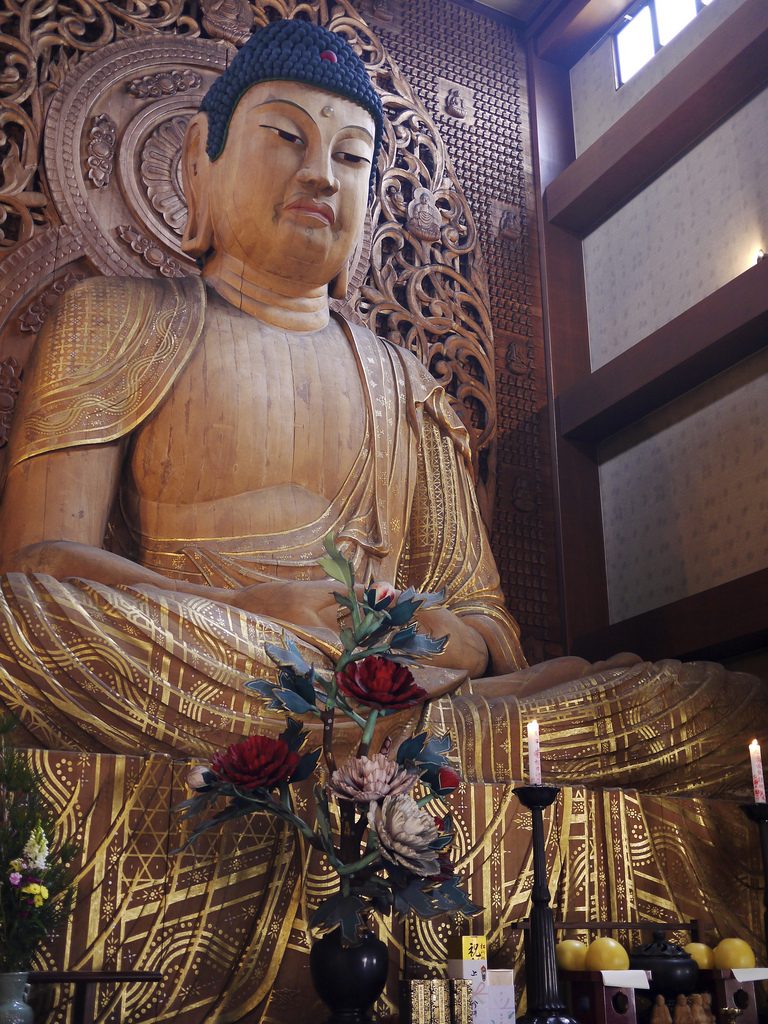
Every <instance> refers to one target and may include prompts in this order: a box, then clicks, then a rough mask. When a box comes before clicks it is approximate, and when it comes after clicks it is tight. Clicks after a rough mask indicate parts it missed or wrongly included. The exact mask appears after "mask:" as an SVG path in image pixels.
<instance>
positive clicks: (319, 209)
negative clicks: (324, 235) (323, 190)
mask: <svg viewBox="0 0 768 1024" xmlns="http://www.w3.org/2000/svg"><path fill="white" fill-rule="evenodd" d="M284 209H286V210H301V211H302V212H303V213H312V214H315V216H317V217H322V218H323V220H324V221H326V222H327V223H328V224H333V222H334V221H335V220H336V214H335V213H334V212H333V210H332V208H331V207H330V206H329V205H328V204H327V203H315V202H313V201H312V200H311V199H295V200H294V201H293V202H292V203H288V205H287V206H285V207H284Z"/></svg>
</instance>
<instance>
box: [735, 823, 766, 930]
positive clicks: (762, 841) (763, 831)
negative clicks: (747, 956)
mask: <svg viewBox="0 0 768 1024" xmlns="http://www.w3.org/2000/svg"><path fill="white" fill-rule="evenodd" d="M741 809H742V811H744V813H745V814H746V816H747V817H748V818H749V820H750V821H754V822H756V823H757V828H758V831H759V833H760V850H761V852H762V854H763V933H764V934H765V943H766V948H768V804H765V803H759V804H758V803H755V804H742V805H741Z"/></svg>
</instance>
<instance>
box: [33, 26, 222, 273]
mask: <svg viewBox="0 0 768 1024" xmlns="http://www.w3.org/2000/svg"><path fill="white" fill-rule="evenodd" d="M233 53H234V49H233V47H231V46H230V45H229V44H228V43H223V42H218V41H213V40H209V39H188V38H185V37H183V36H158V37H153V38H146V37H142V38H140V39H135V40H134V39H128V40H121V41H120V42H116V43H112V44H110V45H109V46H106V47H104V48H103V49H102V50H100V51H98V52H96V53H94V54H91V55H90V56H88V57H86V58H85V59H84V60H83V61H82V62H81V63H80V64H79V65H78V66H77V67H76V68H75V69H74V71H73V72H72V74H71V75H68V76H67V78H66V80H65V82H64V83H63V84H62V86H61V87H60V89H59V90H58V91H57V93H56V95H55V96H54V98H53V101H52V102H51V109H50V111H49V114H48V119H47V124H46V131H45V140H44V147H45V165H46V171H47V174H48V180H49V182H50V187H51V193H52V195H53V199H54V202H55V204H56V208H57V210H58V212H59V215H60V216H61V218H62V220H63V221H64V223H65V224H68V225H69V226H70V227H71V228H72V229H73V230H74V231H75V232H76V233H77V234H78V235H79V236H80V237H81V239H82V244H83V248H84V250H85V251H86V253H87V254H88V256H89V257H90V259H91V261H92V262H93V264H94V266H95V267H96V268H97V269H98V270H100V271H101V272H102V273H104V274H108V275H115V274H118V275H119V274H123V275H128V276H136V277H151V276H155V275H156V274H158V273H159V274H161V275H166V276H179V275H181V274H191V273H195V272H196V271H195V266H194V263H193V262H192V261H191V260H190V259H189V258H188V257H187V256H185V255H184V254H182V252H181V249H180V245H179V243H180V240H181V236H180V231H179V230H178V223H179V218H178V216H175V217H174V220H175V222H176V225H177V226H176V229H175V230H174V228H173V227H172V226H171V225H170V224H169V223H168V220H167V219H166V218H164V216H163V210H162V209H161V208H160V209H159V208H158V207H159V206H161V205H162V199H166V200H168V199H171V200H172V196H171V193H173V192H174V191H176V192H178V188H179V176H178V169H177V164H178V158H177V156H176V155H175V154H169V158H168V182H167V185H166V188H165V189H163V187H162V182H161V181H160V180H159V179H158V178H157V177H154V178H152V176H151V175H150V177H149V179H147V162H148V161H150V156H151V155H150V153H149V152H148V148H150V149H151V144H152V142H153V141H154V142H156V143H157V142H165V143H166V144H168V143H169V142H170V140H171V139H178V140H179V141H180V135H179V132H178V128H179V126H180V123H181V122H180V120H179V119H182V120H183V119H185V118H188V117H189V116H191V114H192V113H194V111H196V110H197V108H198V106H199V104H200V101H201V99H202V97H203V95H204V93H205V91H206V90H207V89H208V87H209V86H210V84H211V83H212V82H213V80H214V78H215V77H216V76H217V75H218V74H220V73H221V71H223V70H224V68H225V67H226V66H227V63H228V62H229V60H231V58H232V55H233ZM153 81H154V82H156V83H157V85H156V87H153ZM101 115H106V116H107V117H108V118H110V119H111V121H112V122H113V124H114V126H115V136H116V143H115V149H114V153H113V155H112V160H111V168H110V169H109V171H108V172H106V173H105V171H104V166H103V160H104V159H105V158H104V155H103V153H104V151H103V148H102V150H101V151H100V153H99V157H100V160H101V162H100V163H99V175H100V179H101V181H102V182H103V181H104V179H105V178H106V184H104V183H102V184H97V183H96V182H95V181H94V180H93V179H92V178H91V177H89V172H90V167H89V163H88V159H89V156H90V154H89V143H91V139H90V138H89V136H90V135H91V131H92V128H93V126H94V124H95V122H96V120H97V119H98V118H100V116H101ZM101 123H102V124H103V119H102V121H101ZM103 134H104V133H103V130H102V135H103ZM159 148H162V146H160V147H159ZM142 156H143V158H144V159H143V160H142ZM107 159H108V158H107ZM150 162H151V161H150ZM142 163H144V179H147V180H143V179H142ZM156 164H157V161H156ZM154 173H155V174H156V173H157V166H155V172H154ZM148 181H149V184H148V183H147V182H148ZM161 192H162V193H164V194H163V195H162V196H161V197H160V201H159V202H158V196H159V194H160V193H161ZM153 199H154V200H155V203H154V205H153ZM170 205H171V206H173V205H174V204H173V202H172V201H171V204H170ZM176 214H178V210H176Z"/></svg>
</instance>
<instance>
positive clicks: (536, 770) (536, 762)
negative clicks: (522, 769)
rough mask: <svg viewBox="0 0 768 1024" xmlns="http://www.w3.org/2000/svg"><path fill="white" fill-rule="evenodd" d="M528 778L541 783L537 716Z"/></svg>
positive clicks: (530, 738)
mask: <svg viewBox="0 0 768 1024" xmlns="http://www.w3.org/2000/svg"><path fill="white" fill-rule="evenodd" d="M528 778H529V780H530V783H531V785H532V786H540V785H541V749H540V747H539V723H538V722H537V721H536V719H535V718H534V719H533V720H532V721H530V722H529V723H528ZM761 778H762V776H761ZM755 799H757V798H755ZM763 799H765V796H763Z"/></svg>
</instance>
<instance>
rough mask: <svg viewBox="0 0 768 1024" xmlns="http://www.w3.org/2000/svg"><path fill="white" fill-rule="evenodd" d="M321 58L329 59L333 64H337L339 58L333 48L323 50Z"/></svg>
mask: <svg viewBox="0 0 768 1024" xmlns="http://www.w3.org/2000/svg"><path fill="white" fill-rule="evenodd" d="M320 60H329V61H330V62H331V64H337V63H338V60H339V58H338V57H337V56H336V54H335V53H334V52H333V50H323V52H322V53H321V54H320Z"/></svg>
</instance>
